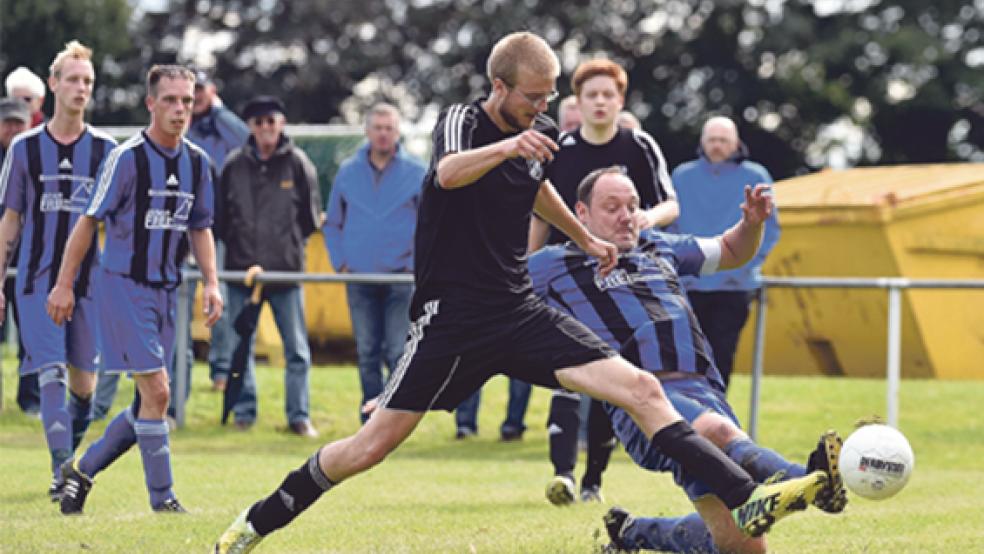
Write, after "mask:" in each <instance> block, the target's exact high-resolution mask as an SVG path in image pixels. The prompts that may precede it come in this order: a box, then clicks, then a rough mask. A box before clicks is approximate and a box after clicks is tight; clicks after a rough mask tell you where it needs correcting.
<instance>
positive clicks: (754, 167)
mask: <svg viewBox="0 0 984 554" xmlns="http://www.w3.org/2000/svg"><path fill="white" fill-rule="evenodd" d="M741 167H742V169H744V170H745V171H748V172H749V173H754V174H755V175H757V176H758V177H759V178H760V179H764V180H766V181H768V182H772V175H771V174H770V173H769V170H768V169H766V168H765V166H763V165H762V164H760V163H758V162H753V161H752V160H747V159H746V160H742V162H741Z"/></svg>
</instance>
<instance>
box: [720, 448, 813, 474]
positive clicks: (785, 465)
mask: <svg viewBox="0 0 984 554" xmlns="http://www.w3.org/2000/svg"><path fill="white" fill-rule="evenodd" d="M724 453H725V454H727V455H728V457H729V458H731V459H732V460H734V461H735V463H737V464H738V465H740V466H741V467H742V468H743V469H744V470H745V471H747V472H748V474H749V475H751V476H752V479H755V481H756V482H758V483H761V482H763V481H765V480H766V479H768V478H769V477H771V476H772V475H773V474H775V473H776V472H777V471H785V472H786V476H785V478H784V479H783V480H786V479H794V478H796V477H802V476H804V475H806V468H805V467H803V466H801V465H799V464H794V463H793V462H790V461H789V460H787V459H786V458H783V457H782V456H781V455H779V453H778V452H776V451H775V450H770V449H768V448H765V447H764V446H759V445H757V444H755V443H754V442H752V440H751V439H746V438H742V439H735V440H733V441H731V442H729V443H728V444H727V446H725V447H724Z"/></svg>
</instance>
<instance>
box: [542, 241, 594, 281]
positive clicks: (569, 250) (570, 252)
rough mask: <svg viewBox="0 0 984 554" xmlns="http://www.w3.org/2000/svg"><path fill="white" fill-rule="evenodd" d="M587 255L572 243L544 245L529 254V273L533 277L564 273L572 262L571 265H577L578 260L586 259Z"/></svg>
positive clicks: (549, 276) (546, 276)
mask: <svg viewBox="0 0 984 554" xmlns="http://www.w3.org/2000/svg"><path fill="white" fill-rule="evenodd" d="M587 257H588V256H587V254H585V253H584V252H583V251H582V250H581V249H580V248H577V247H576V246H574V244H573V243H565V244H551V245H549V246H544V247H543V248H541V249H539V250H537V251H536V252H534V253H533V254H532V255H530V258H529V261H528V264H529V270H530V274H531V275H533V276H534V278H537V277H539V278H546V279H549V278H551V277H552V276H554V275H557V274H559V273H566V272H567V268H568V267H570V266H571V265H572V262H573V265H577V264H578V262H579V261H583V260H587Z"/></svg>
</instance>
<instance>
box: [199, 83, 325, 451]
mask: <svg viewBox="0 0 984 554" xmlns="http://www.w3.org/2000/svg"><path fill="white" fill-rule="evenodd" d="M285 112H286V109H285V108H284V104H283V102H281V101H280V99H278V98H275V97H272V96H258V97H256V98H254V99H252V100H250V101H249V103H247V104H246V108H245V109H244V110H243V118H244V119H246V121H247V123H248V125H249V129H250V137H249V139H248V140H247V141H246V144H245V145H243V146H242V147H240V148H238V149H236V150H233V151H232V152H230V153H229V157H228V158H226V162H225V165H224V166H223V168H222V174H221V176H220V178H219V186H218V187H217V192H216V206H217V211H218V215H219V217H218V220H219V225H218V229H217V230H218V236H219V237H220V238H221V239H222V240H223V241H224V242H225V244H226V264H225V266H226V269H230V270H245V269H248V268H249V267H250V266H253V265H259V266H261V267H262V268H263V269H264V270H267V271H304V247H305V244H306V242H307V238H308V237H309V236H310V235H311V234H312V233H314V231H315V230H317V229H318V227H320V226H321V221H322V212H321V206H322V203H321V195H320V194H319V189H318V178H317V173H316V172H315V168H314V164H312V163H311V160H310V159H308V157H307V155H305V154H304V152H303V151H302V150H301V149H300V148H297V147H296V146H294V143H293V142H292V141H291V140H290V139H289V138H288V137H287V136H286V135H285V134H284V125H285V124H286V119H285V117H284V113H285ZM250 292H251V291H250V289H249V288H247V287H245V286H243V285H242V284H241V283H229V296H228V298H229V302H228V307H229V317H230V318H231V319H230V320H231V321H235V318H236V316H237V315H238V314H239V312H240V311H241V310H242V308H243V306H244V305H245V304H246V301H247V299H248V298H249V296H250ZM263 300H264V301H267V302H269V303H270V307H271V308H272V309H273V315H274V319H275V320H276V322H277V330H278V331H279V332H280V337H281V339H282V340H283V343H284V358H285V359H286V361H287V368H286V371H287V375H286V380H285V381H286V387H287V394H286V410H287V423H288V425H289V427H290V431H291V432H293V433H295V434H298V435H301V436H305V437H315V436H317V434H318V433H317V431H316V430H315V429H314V427H313V426H312V425H311V420H310V419H309V416H308V371H309V369H310V367H311V351H310V349H309V347H308V343H307V328H306V326H305V323H304V303H303V294H302V290H301V287H300V285H298V284H291V285H276V286H273V285H268V286H266V287H265V288H264V290H263ZM238 340H250V339H249V337H246V338H237V339H234V340H233V342H237V341H238ZM233 412H234V414H235V421H236V426H237V427H239V428H240V429H244V430H245V429H248V428H249V427H250V426H252V425H253V423H254V422H255V421H256V380H255V377H254V373H253V353H252V344H251V345H250V355H249V363H248V367H247V368H246V374H245V377H244V383H243V390H242V394H241V396H240V397H239V401H238V402H237V403H236V405H235V408H234V409H233Z"/></svg>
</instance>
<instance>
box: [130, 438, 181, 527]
mask: <svg viewBox="0 0 984 554" xmlns="http://www.w3.org/2000/svg"><path fill="white" fill-rule="evenodd" d="M134 428H135V429H136V431H137V444H138V445H139V446H140V457H141V458H142V459H143V468H144V480H145V481H146V483H147V492H149V493H150V506H151V507H152V508H153V507H155V506H160V505H161V504H162V503H163V502H164V501H165V500H167V499H169V498H173V497H174V493H173V492H172V491H171V486H172V485H173V484H174V480H173V479H172V478H171V448H170V447H169V446H168V440H167V422H166V421H164V420H163V419H138V420H137V422H136V424H135V425H134Z"/></svg>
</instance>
